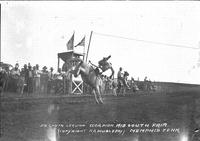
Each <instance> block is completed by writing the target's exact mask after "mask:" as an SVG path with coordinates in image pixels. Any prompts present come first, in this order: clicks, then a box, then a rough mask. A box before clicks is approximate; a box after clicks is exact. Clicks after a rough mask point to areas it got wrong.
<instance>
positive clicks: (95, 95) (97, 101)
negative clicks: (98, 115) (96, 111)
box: [92, 89, 99, 104]
mask: <svg viewBox="0 0 200 141" xmlns="http://www.w3.org/2000/svg"><path fill="white" fill-rule="evenodd" d="M92 93H93V94H94V97H95V100H96V103H97V104H99V100H98V98H97V94H96V92H95V90H94V89H93V90H92Z"/></svg>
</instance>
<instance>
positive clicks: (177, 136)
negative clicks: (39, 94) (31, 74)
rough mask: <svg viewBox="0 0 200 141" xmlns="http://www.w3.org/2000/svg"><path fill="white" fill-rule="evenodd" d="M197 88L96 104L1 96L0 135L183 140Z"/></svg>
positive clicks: (53, 140) (84, 140)
mask: <svg viewBox="0 0 200 141" xmlns="http://www.w3.org/2000/svg"><path fill="white" fill-rule="evenodd" d="M199 94H200V87H199V86H195V87H193V88H191V89H188V88H186V89H182V90H179V91H177V92H175V91H173V92H169V93H167V92H151V93H135V94H130V95H126V96H117V97H116V96H103V99H104V104H102V105H98V104H96V103H95V101H94V97H93V96H77V97H62V98H51V99H42V98H38V99H37V100H36V99H34V98H29V99H28V98H24V99H19V98H18V99H17V98H15V99H14V98H13V99H11V98H10V99H4V98H2V99H1V138H0V141H189V137H190V136H191V131H193V130H194V129H195V128H197V127H198V125H199V123H200V122H199V117H200V116H199V115H200V111H199V109H200V104H199V103H200V102H199V101H200V97H199ZM109 125H110V127H107V126H109ZM142 129H143V130H142ZM144 130H145V131H144ZM137 131H138V132H137Z"/></svg>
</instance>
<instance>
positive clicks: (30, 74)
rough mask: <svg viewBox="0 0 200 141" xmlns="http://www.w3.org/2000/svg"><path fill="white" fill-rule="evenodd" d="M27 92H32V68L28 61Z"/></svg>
mask: <svg viewBox="0 0 200 141" xmlns="http://www.w3.org/2000/svg"><path fill="white" fill-rule="evenodd" d="M27 85H28V93H29V94H30V93H32V92H33V70H32V66H31V65H30V63H29V64H28V84H27Z"/></svg>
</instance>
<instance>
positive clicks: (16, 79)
mask: <svg viewBox="0 0 200 141" xmlns="http://www.w3.org/2000/svg"><path fill="white" fill-rule="evenodd" d="M4 72H5V74H6V79H5V80H6V83H5V86H4V91H8V92H20V93H22V94H23V93H28V94H31V93H35V94H47V93H63V87H62V85H63V79H64V77H66V76H65V73H64V72H62V71H61V69H60V68H59V69H58V70H57V72H54V69H53V67H51V68H50V69H49V70H48V68H47V67H46V66H44V67H42V69H40V67H39V65H38V64H36V65H35V66H32V65H31V64H30V63H28V64H24V66H23V67H21V69H20V66H19V64H18V63H16V64H15V66H14V67H12V68H5V69H4ZM55 82H56V83H55ZM19 87H21V88H19ZM19 89H20V91H19Z"/></svg>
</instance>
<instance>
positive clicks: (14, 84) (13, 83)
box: [10, 63, 20, 92]
mask: <svg viewBox="0 0 200 141" xmlns="http://www.w3.org/2000/svg"><path fill="white" fill-rule="evenodd" d="M19 76H20V70H19V64H18V63H16V64H15V67H14V68H13V69H12V70H11V81H10V83H11V87H12V88H11V91H13V92H17V81H18V79H19Z"/></svg>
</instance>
